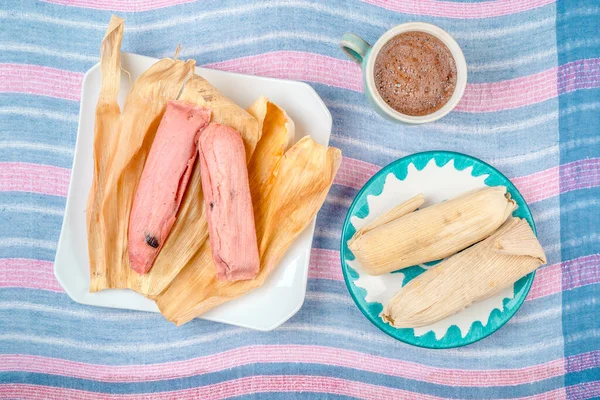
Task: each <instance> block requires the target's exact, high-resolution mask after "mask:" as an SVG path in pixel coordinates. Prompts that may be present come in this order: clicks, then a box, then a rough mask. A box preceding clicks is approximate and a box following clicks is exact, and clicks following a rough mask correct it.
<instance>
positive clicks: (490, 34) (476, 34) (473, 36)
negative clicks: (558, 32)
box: [451, 16, 556, 40]
mask: <svg viewBox="0 0 600 400" xmlns="http://www.w3.org/2000/svg"><path fill="white" fill-rule="evenodd" d="M555 24H556V16H552V17H549V18H544V19H541V20H539V21H532V22H527V23H524V24H520V25H514V26H508V27H502V28H497V29H486V30H480V31H472V32H469V30H466V31H462V32H456V31H454V30H453V31H452V32H451V33H452V36H454V38H455V39H458V40H485V39H497V38H500V37H502V36H508V35H514V34H516V33H520V34H523V33H524V32H527V31H531V30H534V29H540V28H545V27H548V28H551V29H552V30H554V26H555Z"/></svg>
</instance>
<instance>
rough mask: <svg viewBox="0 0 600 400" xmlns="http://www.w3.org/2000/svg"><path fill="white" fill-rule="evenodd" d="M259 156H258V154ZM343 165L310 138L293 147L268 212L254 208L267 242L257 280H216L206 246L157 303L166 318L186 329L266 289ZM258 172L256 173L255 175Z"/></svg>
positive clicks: (275, 179) (275, 178) (276, 174)
mask: <svg viewBox="0 0 600 400" xmlns="http://www.w3.org/2000/svg"><path fill="white" fill-rule="evenodd" d="M258 148H260V146H259V147H257V150H258ZM255 156H257V157H259V155H258V153H256V154H255ZM340 161H341V153H340V151H339V150H338V149H335V148H332V147H330V148H327V149H326V148H324V147H323V146H321V145H319V144H317V143H315V142H314V141H313V140H312V139H311V138H310V137H308V136H307V137H304V138H303V139H301V140H300V141H299V142H298V143H296V144H295V145H294V146H292V147H291V148H290V149H289V150H288V151H287V152H286V153H285V154H284V155H283V157H282V159H281V161H280V162H279V163H278V165H277V167H276V170H275V171H273V173H272V174H271V177H270V178H269V181H271V182H272V186H271V185H265V187H266V188H270V189H268V190H270V195H269V205H268V207H265V206H262V207H258V206H257V205H256V204H255V205H254V208H255V218H257V220H258V219H260V220H263V221H264V222H263V223H262V224H263V226H264V231H263V238H259V241H260V242H261V243H264V244H265V246H263V247H261V254H260V261H261V266H260V272H259V273H258V276H257V277H256V278H255V279H253V280H250V281H237V282H226V281H219V280H217V278H216V275H215V271H214V266H213V265H212V262H211V254H210V246H209V245H208V244H207V243H205V244H204V249H203V251H202V252H199V253H197V254H196V255H195V257H194V259H192V261H191V262H190V263H189V264H188V265H186V267H185V268H184V269H183V270H182V271H181V273H180V274H179V275H178V276H177V277H176V278H175V279H174V280H173V282H172V284H171V285H170V286H169V287H168V288H167V290H166V291H165V292H164V293H162V294H161V295H160V296H158V297H157V298H156V300H157V304H158V307H159V308H160V310H161V312H162V313H163V315H164V316H165V317H166V318H167V319H168V320H170V321H173V322H175V323H176V324H177V325H181V324H184V323H186V322H188V321H190V320H191V319H193V318H195V317H197V316H199V315H201V314H203V313H204V312H206V311H208V310H210V309H211V308H213V307H215V306H217V305H219V304H222V303H224V302H226V301H228V300H232V299H234V298H237V297H239V296H241V295H243V294H246V293H247V292H249V291H250V290H252V289H255V288H257V287H259V286H261V285H262V284H263V283H264V281H265V279H266V278H267V276H268V275H269V274H270V273H271V271H272V270H273V269H274V268H275V266H276V265H277V262H278V261H279V260H280V259H281V257H282V256H283V255H284V254H285V252H286V250H287V249H288V247H289V245H290V244H291V243H292V242H293V241H294V239H296V238H297V237H298V235H299V234H300V233H301V232H302V231H303V230H304V228H306V226H307V225H308V224H309V223H310V222H311V221H312V219H313V218H314V217H315V216H316V214H317V212H318V210H319V208H320V207H321V205H322V204H323V201H324V200H325V197H326V195H327V192H328V191H329V187H330V186H331V184H332V183H333V178H334V177H335V174H336V172H337V170H338V168H339V164H340ZM253 172H254V171H252V170H251V171H250V175H252V174H253ZM250 182H252V179H250ZM253 200H254V199H253ZM257 210H258V212H257ZM282 221H285V223H282ZM257 224H258V222H257ZM261 239H262V240H261Z"/></svg>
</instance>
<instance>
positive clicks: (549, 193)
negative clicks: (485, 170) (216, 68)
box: [511, 167, 559, 203]
mask: <svg viewBox="0 0 600 400" xmlns="http://www.w3.org/2000/svg"><path fill="white" fill-rule="evenodd" d="M511 181H512V183H514V185H515V186H516V187H517V189H519V192H521V194H522V195H523V197H524V198H525V201H527V202H528V203H534V202H536V201H540V200H544V199H547V198H550V197H553V196H557V195H558V194H559V167H553V168H550V169H546V170H543V171H540V172H536V173H533V174H530V175H525V176H521V177H517V178H513V179H511Z"/></svg>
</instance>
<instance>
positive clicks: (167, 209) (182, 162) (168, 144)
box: [128, 101, 245, 274]
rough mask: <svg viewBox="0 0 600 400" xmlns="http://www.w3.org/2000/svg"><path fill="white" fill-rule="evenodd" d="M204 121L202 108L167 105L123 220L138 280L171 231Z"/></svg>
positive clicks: (177, 103) (207, 112) (206, 117)
mask: <svg viewBox="0 0 600 400" xmlns="http://www.w3.org/2000/svg"><path fill="white" fill-rule="evenodd" d="M209 120H210V110H209V109H207V108H204V107H199V106H193V105H190V104H188V103H185V102H182V101H170V102H169V103H168V104H167V109H166V111H165V114H164V115H163V117H162V119H161V121H160V125H159V127H158V131H157V132H156V136H155V137H154V141H153V142H152V147H151V148H150V153H149V154H148V159H147V160H146V164H145V165H144V170H143V172H142V177H141V178H140V182H139V184H138V186H137V190H136V193H135V199H134V201H133V207H132V209H131V216H130V217H129V233H128V237H129V245H128V249H129V264H130V266H131V268H132V269H133V270H134V271H136V272H137V273H139V274H145V273H146V272H148V271H149V270H150V268H151V267H152V264H153V263H154V259H155V258H156V256H157V255H158V252H159V251H160V250H161V249H162V247H163V244H164V243H165V241H166V239H167V236H168V235H169V232H170V231H171V227H172V226H173V223H174V222H175V216H176V214H177V211H178V210H179V206H180V204H181V200H182V199H183V194H184V193H185V190H186V188H187V184H188V180H189V178H190V175H191V173H192V168H193V167H194V163H195V161H196V157H197V154H198V151H197V144H198V138H199V135H200V131H201V130H202V129H204V128H205V127H206V126H207V125H208V122H209ZM238 136H239V134H238ZM240 141H241V139H240ZM242 151H243V145H242ZM242 155H243V153H242ZM244 166H245V165H244Z"/></svg>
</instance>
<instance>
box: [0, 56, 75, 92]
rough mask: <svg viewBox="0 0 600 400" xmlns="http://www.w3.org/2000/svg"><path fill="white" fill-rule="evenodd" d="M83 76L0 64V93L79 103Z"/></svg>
mask: <svg viewBox="0 0 600 400" xmlns="http://www.w3.org/2000/svg"><path fill="white" fill-rule="evenodd" d="M82 79H83V74H81V73H78V72H71V71H63V70H60V69H55V68H48V67H41V66H38V65H26V64H0V82H2V85H0V92H4V93H28V94H36V95H41V96H50V97H56V98H59V99H66V100H74V101H79V97H80V92H81V81H82Z"/></svg>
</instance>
